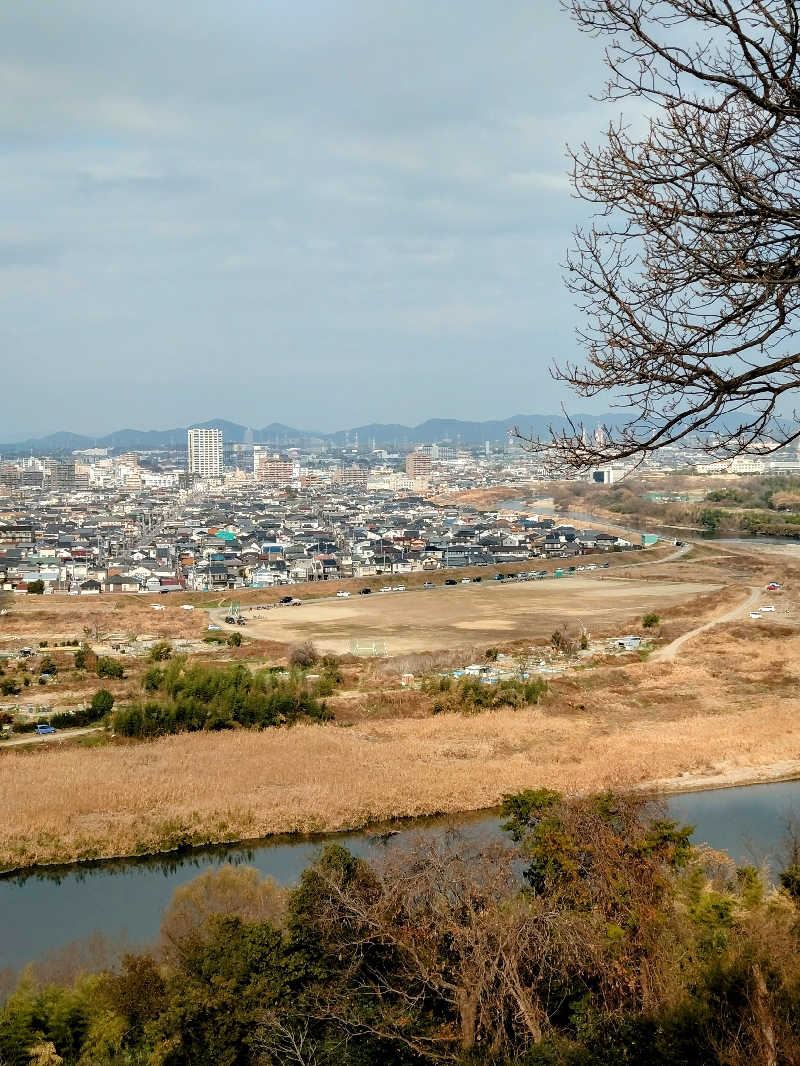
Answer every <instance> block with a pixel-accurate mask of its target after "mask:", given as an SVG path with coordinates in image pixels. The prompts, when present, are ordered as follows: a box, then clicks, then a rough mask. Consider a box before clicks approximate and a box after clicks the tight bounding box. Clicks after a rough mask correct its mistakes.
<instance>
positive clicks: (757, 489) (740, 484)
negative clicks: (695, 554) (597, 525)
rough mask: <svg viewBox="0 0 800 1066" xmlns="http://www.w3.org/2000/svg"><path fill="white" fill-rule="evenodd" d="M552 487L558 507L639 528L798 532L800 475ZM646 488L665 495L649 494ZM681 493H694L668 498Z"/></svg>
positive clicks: (783, 534)
mask: <svg viewBox="0 0 800 1066" xmlns="http://www.w3.org/2000/svg"><path fill="white" fill-rule="evenodd" d="M551 488H552V495H553V501H554V505H555V506H556V507H557V508H561V509H563V510H570V509H571V510H589V511H591V512H592V513H593V514H595V515H596V516H597V517H598V518H600V519H603V518H605V519H607V520H608V521H615V522H620V521H621V522H629V523H631V524H633V525H636V526H638V527H639V528H648V527H658V526H666V527H668V528H672V529H676V530H679V529H686V530H705V531H707V532H714V533H729V534H737V533H744V534H762V535H769V536H780V537H800V478H796V477H787V476H770V477H748V478H734V479H725V480H721V479H718V478H715V477H702V478H701V477H691V478H689V477H685V476H675V477H672V478H667V479H664V480H663V481H659V482H657V483H654V482H651V481H649V480H645V479H640V478H630V479H626V480H625V481H624V482H621V483H619V484H617V485H590V484H587V483H583V482H559V483H555V484H553V485H552V486H551ZM648 494H651V495H655V494H658V495H660V496H663V497H665V499H651V498H649V496H648ZM680 495H688V496H690V497H692V498H691V500H687V501H680V500H671V499H669V497H670V496H680Z"/></svg>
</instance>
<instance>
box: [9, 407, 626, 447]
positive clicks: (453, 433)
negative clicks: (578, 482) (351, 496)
mask: <svg viewBox="0 0 800 1066" xmlns="http://www.w3.org/2000/svg"><path fill="white" fill-rule="evenodd" d="M573 417H574V421H575V422H576V423H585V424H587V425H589V426H594V425H597V424H600V423H602V424H609V423H613V422H614V421H615V420H616V419H615V417H614V416H613V415H610V414H608V413H605V414H599V415H588V414H578V415H575V416H573ZM566 425H567V420H566V418H565V417H564V416H563V415H541V414H535V415H532V414H528V415H522V414H518V415H511V416H509V417H508V418H500V419H487V420H485V421H472V420H466V419H458V418H429V419H427V420H426V421H424V422H420V423H419V424H418V425H416V426H406V425H402V424H400V423H384V422H372V423H368V424H366V425H362V426H355V427H353V428H352V429H340V430H335V431H333V432H330V433H322V432H319V431H316V430H304V429H297V428H296V427H294V426H287V425H285V424H284V423H282V422H271V423H269V425H266V426H264V427H262V428H261V429H254V428H251V427H248V426H244V425H240V424H239V423H238V422H231V421H228V420H227V419H223V418H212V419H210V420H209V421H207V422H193V423H192V424H191V426H184V427H175V428H174V429H145V430H142V429H127V428H126V429H118V430H114V431H112V432H111V433H106V434H104V435H102V436H90V435H89V434H81V433H73V432H71V431H69V430H58V431H57V432H55V433H49V434H46V435H44V436H41V437H29V438H28V439H27V440H23V441H12V442H8V443H6V444H0V454H14V453H16V454H19V453H20V452H24V451H34V452H36V451H38V452H47V451H50V452H53V451H76V450H79V449H83V448H93V447H98V448H158V447H170V446H172V447H180V446H181V445H185V443H186V430H187V429H189V428H198V429H221V430H222V431H223V439H224V440H225V441H226V442H228V443H231V444H241V443H245V442H247V443H250V442H252V443H253V444H275V445H276V446H277V445H283V446H289V445H291V444H293V443H299V442H301V441H311V440H316V441H327V442H329V443H330V444H335V445H346V444H355V442H356V439H357V440H358V442H359V443H360V444H372V442H373V441H374V442H375V447H380V446H383V445H401V446H402V445H408V444H411V443H418V444H434V443H436V442H438V441H444V440H451V441H453V442H454V443H461V444H480V443H482V442H483V441H487V440H488V441H498V440H502V439H504V438H505V437H506V435H507V434H508V432H509V430H511V429H513V428H514V427H518V428H519V429H520V431H521V432H522V433H529V434H531V435H534V434H537V433H544V432H546V431H547V429H548V427H549V426H553V427H554V428H555V429H559V428H563V427H565V426H566Z"/></svg>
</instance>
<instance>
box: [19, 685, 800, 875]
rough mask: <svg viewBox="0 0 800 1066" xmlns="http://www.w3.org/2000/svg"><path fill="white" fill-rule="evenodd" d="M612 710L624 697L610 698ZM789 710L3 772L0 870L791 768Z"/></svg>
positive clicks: (87, 757)
mask: <svg viewBox="0 0 800 1066" xmlns="http://www.w3.org/2000/svg"><path fill="white" fill-rule="evenodd" d="M620 701H622V697H620ZM798 710H800V701H797V700H785V701H783V702H782V703H781V704H780V706H779V707H777V708H770V707H769V706H765V705H764V704H763V703H762V704H761V705H758V706H756V705H754V706H751V707H750V708H748V709H742V710H738V711H736V712H729V713H726V714H725V715H724V716H720V715H719V714H715V713H707V714H699V713H691V714H686V715H682V716H677V717H672V716H670V718H669V721H666V722H665V721H657V720H652V719H646V720H643V721H641V722H633V723H632V722H631V720H630V717H629V716H628V715H622V716H621V718H622V719H624V720H620V721H619V723H618V725H614V724H613V723H612V722H610V720H609V719H610V718H613V717H614V716H613V713H612V708H608V709H605V710H604V713H603V715H602V716H601V715H599V714H595V715H581V716H580V717H576V716H575V715H574V714H571V713H559V714H553V713H552V712H547V711H546V710H544V709H540V708H536V709H529V710H526V711H517V712H514V711H510V710H502V711H495V712H488V713H485V714H482V715H479V716H475V717H468V718H462V717H460V716H456V715H446V716H438V717H435V718H430V719H421V720H420V719H395V720H389V721H381V722H374V723H369V724H362V725H361V726H360V727H352V728H349V729H342V728H337V727H336V726H331V725H323V726H318V725H298V726H296V727H294V728H293V729H288V730H268V731H265V732H262V733H253V732H246V731H240V732H228V733H214V734H208V733H196V734H181V735H178V736H171V737H166V738H163V739H160V740H157V741H153V742H150V743H140V744H131V745H125V746H120V747H106V748H97V749H93V750H75V749H72V750H70V749H64V750H61V751H53V750H49V751H35V752H29V753H14V752H7V753H6V754H5V755H4V757H3V758H2V760H0V809H2V810H3V814H4V817H3V824H2V831H0V865H2V867H3V868H5V869H11V868H16V867H24V866H29V865H32V864H36V863H50V862H59V861H68V860H71V859H85V858H99V857H110V856H121V855H131V854H142V853H148V852H155V851H159V850H167V849H170V848H174V847H178V846H181V845H183V844H199V843H206V842H222V841H229V840H240V839H253V838H257V837H261V836H265V835H267V834H270V833H283V832H319V831H324V830H326V831H327V830H331V831H332V830H342V829H352V828H356V827H360V826H363V825H365V824H368V823H370V822H377V821H383V820H386V819H390V818H392V817H394V816H405V815H422V814H433V813H439V812H457V811H467V810H476V809H480V808H485V807H491V806H493V805H495V804H497V803H498V801H499V800H500V799H501V797H502V796H503V794H504V793H505V792H509V791H515V790H518V789H521V788H525V787H532V786H548V787H552V788H559V789H563V790H564V791H566V792H575V791H584V790H592V789H602V788H607V787H630V786H636V785H641V784H643V783H645V782H648V781H653V780H658V779H664V778H674V777H676V776H678V775H680V774H689V775H691V774H698V775H704V774H709V773H719V772H730V773H731V774H732V775H733V776H734V777H736V775H737V774H739V775H740V774H741V773H742V771H743V769H745V768H752V767H758V766H764V765H766V764H770V763H774V762H777V761H781V760H786V759H787V758H794V759H797V758H800V740H798V735H797V729H796V724H797V714H798Z"/></svg>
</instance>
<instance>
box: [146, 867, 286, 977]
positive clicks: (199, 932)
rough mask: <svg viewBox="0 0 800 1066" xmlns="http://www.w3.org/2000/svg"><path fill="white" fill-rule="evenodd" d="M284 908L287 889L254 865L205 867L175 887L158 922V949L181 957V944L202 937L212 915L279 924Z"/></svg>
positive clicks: (168, 958)
mask: <svg viewBox="0 0 800 1066" xmlns="http://www.w3.org/2000/svg"><path fill="white" fill-rule="evenodd" d="M285 909H286V891H285V890H284V889H283V888H281V887H279V886H278V885H277V884H276V883H275V881H274V880H273V879H272V878H271V877H266V878H262V877H261V874H260V873H259V872H258V870H256V869H254V868H253V867H251V866H231V865H230V864H226V865H224V866H220V867H219V869H216V870H208V871H207V872H206V873H204V874H200V876H199V877H196V878H194V880H193V881H189V882H188V883H187V884H185V885H180V886H179V887H178V888H176V889H175V893H174V895H173V897H172V901H171V903H170V905H169V907H167V910H166V911H165V912H164V917H163V919H162V921H161V936H160V945H161V952H162V954H163V956H164V958H165V959H167V960H174V959H175V958H176V957H178V956H180V954H181V945H182V944H183V943H184V942H186V941H187V940H190V939H191V940H193V942H196V938H197V937H198V936H200V937H202V936H203V928H204V926H205V925H206V923H207V920H208V919H209V918H210V917H211V916H212V915H215V914H221V915H233V916H235V917H237V918H241V919H242V921H245V922H272V923H273V924H274V925H280V924H281V922H282V921H283V915H284V911H285Z"/></svg>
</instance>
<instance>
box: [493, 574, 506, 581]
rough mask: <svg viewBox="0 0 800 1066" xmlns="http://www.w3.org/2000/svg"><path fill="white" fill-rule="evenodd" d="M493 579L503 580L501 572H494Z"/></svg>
mask: <svg viewBox="0 0 800 1066" xmlns="http://www.w3.org/2000/svg"><path fill="white" fill-rule="evenodd" d="M494 579H495V581H503V580H504V578H503V575H502V574H495V575H494Z"/></svg>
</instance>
